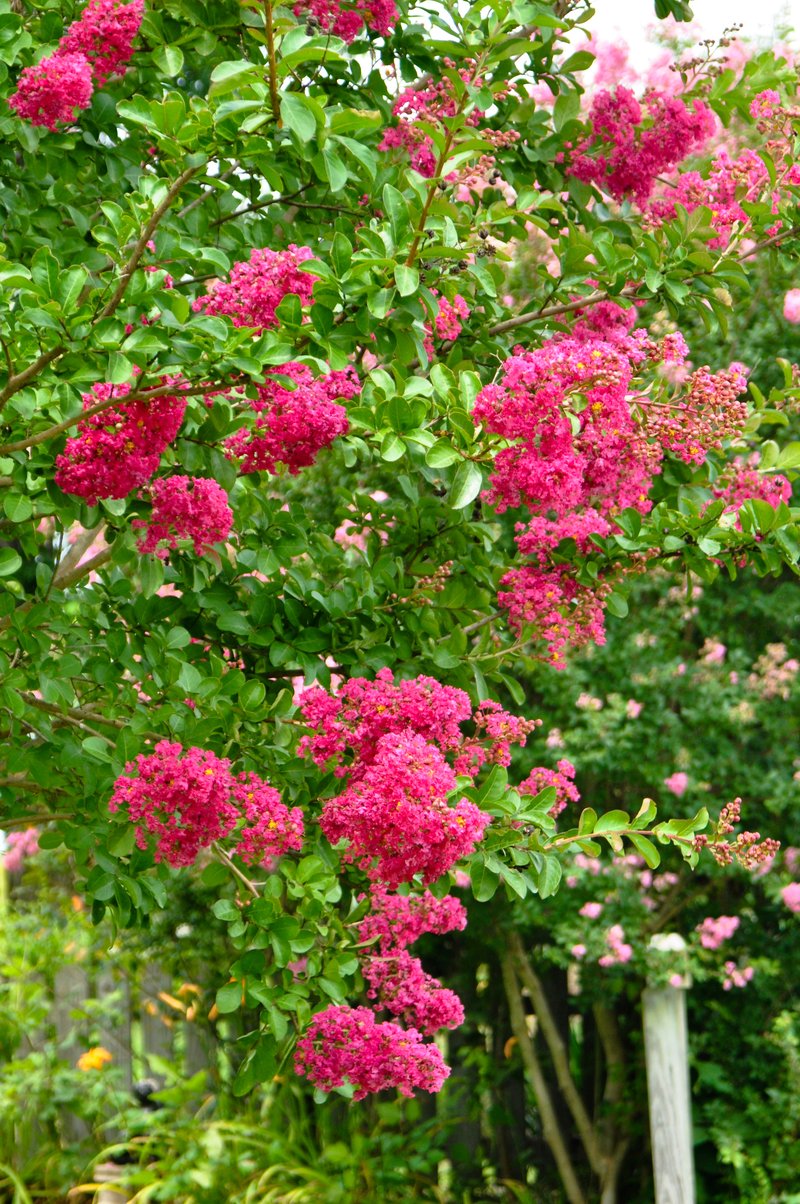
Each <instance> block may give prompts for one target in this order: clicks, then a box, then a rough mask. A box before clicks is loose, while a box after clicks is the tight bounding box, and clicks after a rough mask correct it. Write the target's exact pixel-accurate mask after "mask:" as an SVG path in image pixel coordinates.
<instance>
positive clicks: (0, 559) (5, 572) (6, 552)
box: [0, 548, 22, 577]
mask: <svg viewBox="0 0 800 1204" xmlns="http://www.w3.org/2000/svg"><path fill="white" fill-rule="evenodd" d="M21 567H22V557H21V556H20V554H19V552H15V551H14V549H13V548H0V577H10V576H11V574H12V573H16V571H17V569H19V568H21Z"/></svg>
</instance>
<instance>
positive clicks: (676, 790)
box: [664, 770, 689, 798]
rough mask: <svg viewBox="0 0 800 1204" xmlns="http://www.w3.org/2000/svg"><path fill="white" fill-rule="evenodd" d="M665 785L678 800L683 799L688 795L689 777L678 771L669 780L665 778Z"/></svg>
mask: <svg viewBox="0 0 800 1204" xmlns="http://www.w3.org/2000/svg"><path fill="white" fill-rule="evenodd" d="M664 785H665V786H666V788H667V790H669V792H670V793H671V794H674V795H675V797H676V798H681V796H682V795H684V794H685V793H686V788H687V786H688V785H689V775H688V773H684V772H683V770H676V772H675V773H671V774H670V775H669V777H668V778H664Z"/></svg>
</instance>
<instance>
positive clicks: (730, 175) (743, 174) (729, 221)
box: [647, 149, 776, 247]
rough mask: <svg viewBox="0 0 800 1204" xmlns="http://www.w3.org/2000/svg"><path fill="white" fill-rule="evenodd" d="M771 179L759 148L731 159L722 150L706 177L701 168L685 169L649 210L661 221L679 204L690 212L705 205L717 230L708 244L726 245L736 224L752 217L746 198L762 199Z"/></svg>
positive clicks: (669, 215) (669, 216)
mask: <svg viewBox="0 0 800 1204" xmlns="http://www.w3.org/2000/svg"><path fill="white" fill-rule="evenodd" d="M768 182H769V172H768V171H767V168H766V167H765V165H764V163H763V161H762V159H761V158H760V157H759V156H758V155H757V154H756V153H755V151H752V150H749V149H745V150H743V151H741V152H740V153H739V155H737V157H736V158H735V159H731V157H730V155H729V154H728V152H727V151H726V150H721V151H720V152H719V154H718V155H716V156H715V158H714V160H713V162H712V164H711V168H710V170H709V173H708V176H707V177H706V178H704V177H703V176H702V175H701V174H700V172H699V171H685V172H681V173H680V174H679V175H678V176H676V177H675V179H674V180H673V181H670V183H671V184H672V187H670V188H669V189H668V190H667V192H666V193H665V194H664V196H662V197H658V198H657V199H655V200H653V201H652V202H651V203H650V204H649V206H648V208H647V214H648V216H649V217H650V218H652V219H653V220H654V221H655V222H657V223H660V222H663V221H670V220H671V219H672V218H674V217H675V216H676V215H677V212H678V210H677V206H678V205H681V206H682V207H683V208H684V209H686V211H687V212H688V213H693V212H694V210H695V209H697V208H699V207H700V206H704V207H705V208H706V209H710V210H711V226H712V228H713V229H714V231H715V236H714V238H712V239H710V240H709V242H708V246H709V247H726V246H727V245H728V243H729V242H730V239H731V234H732V233H733V228H734V226H736V225H742V226H746V225H747V224H748V223H749V221H750V218H749V217H748V215H747V213H746V212H745V210H744V209H743V208H742V202H744V203H747V202H748V201H756V200H758V198H759V197H760V196H761V193H762V192H763V190H764V187H765V185H766V184H767V183H768ZM775 199H776V194H773V201H775Z"/></svg>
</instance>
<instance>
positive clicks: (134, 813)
mask: <svg viewBox="0 0 800 1204" xmlns="http://www.w3.org/2000/svg"><path fill="white" fill-rule="evenodd" d="M109 811H111V812H112V813H114V812H117V811H126V812H127V813H128V816H129V818H130V820H131V822H132V823H134V824H135V825H136V843H137V845H138V847H139V848H140V849H146V848H147V847H148V843H149V841H148V837H149V836H155V837H156V850H155V857H156V861H166V862H168V863H169V864H170V865H173V866H186V865H192V864H193V862H194V860H195V858H196V857H197V854H198V853H199V852H200V850H201V849H205V848H208V847H209V846H210V845H211V844H213V843H214V841H216V840H222V839H223V838H224V837H226V836H229V835H230V834H231V832H233V830H234V828H236V826H237V824H238V823H239V821H240V819H241V818H242V817H244V819H245V820H246V824H245V826H244V827H243V828H242V830H241V832H240V833H239V842H238V844H237V845H236V846H235V848H234V850H233V851H234V853H236V854H238V855H239V856H240V857H241V858H242V860H243V861H246V862H247V863H248V864H252V863H255V862H257V861H261V860H262V859H263V858H264V857H265V856H273V857H275V856H279V855H280V854H281V853H285V852H288V851H289V850H290V849H300V848H301V847H302V839H303V816H302V812H301V811H300V808H299V807H294V808H292V809H291V810H290V809H289V808H288V807H287V806H286V805H285V804H284V803H282V802H281V799H280V795H279V794H278V792H277V790H274V789H273V788H272V787H271V786H269V785H268V784H267V783H266V782H264V781H262V779H261V778H259V777H258V776H257V775H256V774H254V773H240V774H233V773H232V772H231V763H230V761H229V760H228V759H227V758H226V757H217V756H216V755H215V754H214V753H212V752H208V751H206V750H205V749H201V748H186V749H185V748H183V746H182V745H180V744H172V743H170V742H169V741H168V740H161V741H160V742H159V743H158V744H157V745H156V746H155V749H154V751H153V752H152V753H149V754H141V755H140V756H138V757H137V758H136V760H135V761H131V762H129V764H128V765H126V766H125V773H124V774H122V775H121V776H120V777H118V778H117V780H116V782H115V783H114V792H113V794H112V796H111V800H110V802H109Z"/></svg>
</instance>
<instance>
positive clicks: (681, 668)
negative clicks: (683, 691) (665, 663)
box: [675, 661, 686, 677]
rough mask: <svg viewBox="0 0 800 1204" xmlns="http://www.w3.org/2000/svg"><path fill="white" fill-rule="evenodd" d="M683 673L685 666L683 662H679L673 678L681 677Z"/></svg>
mask: <svg viewBox="0 0 800 1204" xmlns="http://www.w3.org/2000/svg"><path fill="white" fill-rule="evenodd" d="M685 672H686V665H685V664H684V663H683V661H681V663H680V664H679V665H676V666H675V676H676V677H683V675H684V673H685Z"/></svg>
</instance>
